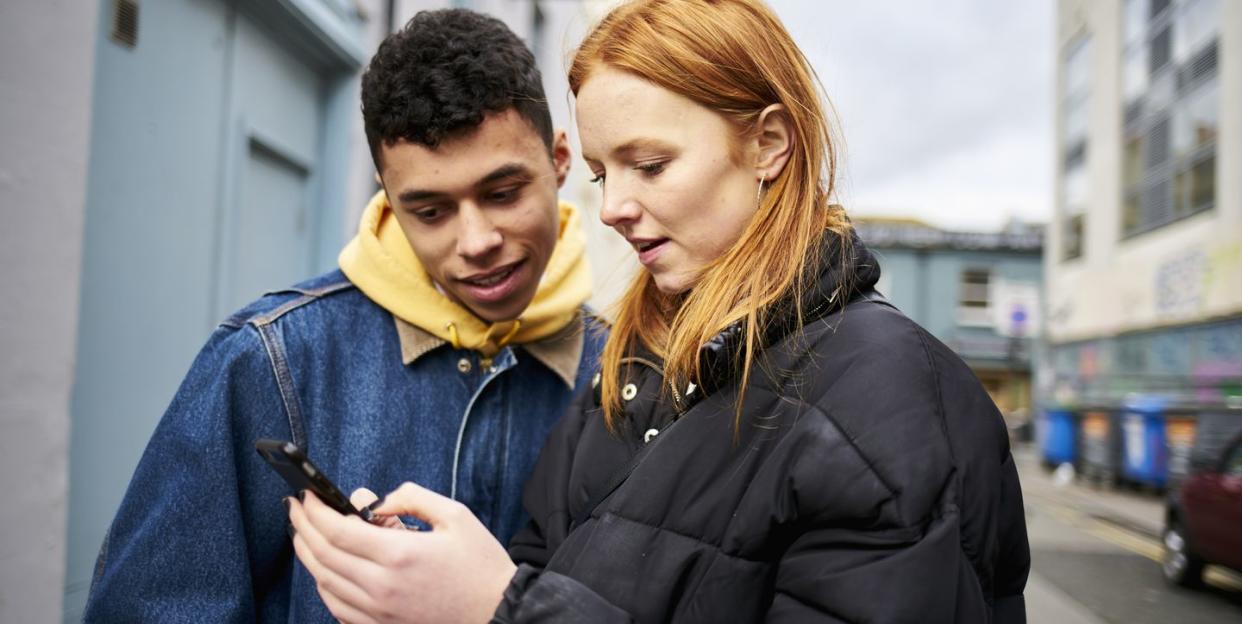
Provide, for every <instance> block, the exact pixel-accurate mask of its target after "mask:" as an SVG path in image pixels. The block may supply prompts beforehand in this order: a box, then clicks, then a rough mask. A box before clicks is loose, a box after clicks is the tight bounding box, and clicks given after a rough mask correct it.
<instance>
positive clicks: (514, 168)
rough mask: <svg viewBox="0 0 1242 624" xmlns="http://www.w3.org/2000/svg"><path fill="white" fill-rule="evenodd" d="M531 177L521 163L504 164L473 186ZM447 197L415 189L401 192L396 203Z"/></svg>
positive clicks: (530, 172)
mask: <svg viewBox="0 0 1242 624" xmlns="http://www.w3.org/2000/svg"><path fill="white" fill-rule="evenodd" d="M533 177H534V173H533V172H532V171H531V169H530V167H527V166H526V165H524V164H522V163H505V164H503V165H501V166H499V167H497V168H495V169H493V170H492V171H491V173H488V174H487V175H485V176H483V177H482V178H480V179H479V181H478V182H476V183H475V184H474V185H475V186H476V187H480V186H486V185H488V184H491V183H493V182H496V181H498V180H504V179H508V178H533ZM448 196H449V194H448V193H445V192H443V191H420V190H417V189H410V190H408V191H403V192H402V193H401V194H400V195H398V196H397V201H398V202H399V203H402V204H412V203H415V202H420V201H428V200H432V199H444V198H446V197H448Z"/></svg>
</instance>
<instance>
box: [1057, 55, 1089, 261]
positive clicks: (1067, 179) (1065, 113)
mask: <svg viewBox="0 0 1242 624" xmlns="http://www.w3.org/2000/svg"><path fill="white" fill-rule="evenodd" d="M1067 51H1068V52H1067V54H1066V55H1065V74H1064V94H1063V95H1062V100H1061V111H1062V116H1061V119H1062V130H1061V154H1062V165H1061V167H1062V169H1061V171H1062V176H1061V182H1062V189H1061V201H1060V204H1061V219H1060V228H1061V258H1062V259H1063V260H1072V259H1074V258H1078V257H1080V256H1081V255H1082V253H1083V236H1084V231H1083V230H1084V229H1085V228H1086V212H1087V197H1088V195H1089V190H1090V189H1089V185H1088V180H1087V144H1088V138H1087V135H1088V133H1087V129H1088V117H1089V114H1090V106H1089V105H1090V99H1091V98H1090V96H1091V58H1092V53H1091V38H1090V37H1088V36H1086V35H1084V36H1082V37H1079V38H1078V39H1077V40H1075V41H1074V42H1073V43H1071V44H1070V46H1069V47H1068V48H1067Z"/></svg>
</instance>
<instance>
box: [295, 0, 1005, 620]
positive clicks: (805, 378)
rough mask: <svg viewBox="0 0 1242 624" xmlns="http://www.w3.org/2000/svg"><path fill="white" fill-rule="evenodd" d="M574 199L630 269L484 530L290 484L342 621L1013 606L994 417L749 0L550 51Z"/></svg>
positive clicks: (656, 7) (763, 615)
mask: <svg viewBox="0 0 1242 624" xmlns="http://www.w3.org/2000/svg"><path fill="white" fill-rule="evenodd" d="M569 81H570V86H571V88H572V90H573V92H574V94H575V96H576V97H577V117H578V124H579V131H580V132H579V133H580V135H581V138H582V147H583V155H584V157H585V158H586V161H587V164H588V165H589V166H590V168H591V170H592V171H593V172H594V173H595V175H596V179H597V180H598V182H599V183H600V185H601V186H602V189H603V204H602V208H601V211H600V212H601V218H602V219H603V221H604V222H605V223H606V224H608V225H609V226H611V227H613V228H614V229H615V230H616V231H617V232H618V233H619V234H620V235H622V236H624V237H625V238H626V239H627V240H628V241H629V242H630V243H631V244H632V245H633V246H634V249H635V251H636V253H637V254H638V259H639V261H640V262H641V264H642V266H643V270H641V271H640V272H639V274H638V276H637V277H636V279H635V281H634V282H633V284H632V285H631V287H630V289H629V290H628V292H627V293H626V294H625V295H624V296H623V298H622V300H621V301H620V303H619V305H618V308H617V314H616V323H615V325H614V327H613V329H612V332H611V335H610V337H609V339H608V342H607V346H606V347H605V351H604V355H603V361H602V363H601V367H602V372H601V375H600V376H599V377H598V381H597V383H596V386H595V388H594V392H588V393H585V394H583V395H582V396H581V397H580V398H579V400H578V402H577V404H576V405H575V406H574V407H573V408H572V409H571V410H570V412H569V414H568V415H567V416H566V417H565V419H564V420H563V421H562V422H561V423H560V425H558V427H557V428H556V429H555V430H554V431H553V433H552V435H551V437H550V438H549V440H548V443H547V446H546V447H545V449H544V452H543V455H542V456H541V458H540V460H539V464H538V466H537V467H536V470H535V474H534V476H533V477H532V480H531V482H530V483H529V485H528V486H527V491H526V498H525V502H526V506H527V509H528V511H529V512H530V515H531V523H530V524H529V525H528V527H527V528H526V529H525V530H524V531H523V532H522V533H520V534H519V535H518V536H517V537H516V538H515V539H514V541H513V542H512V544H510V549H509V553H508V554H509V556H508V557H506V556H505V554H504V552H503V551H502V549H501V547H500V545H498V544H496V543H495V541H494V540H492V539H491V538H490V536H488V535H487V533H486V531H485V530H483V529H482V527H481V526H479V525H478V522H477V521H474V520H473V518H471V517H470V515H469V513H468V512H464V511H463V508H462V507H460V506H459V505H456V504H455V503H452V502H451V501H447V500H446V499H443V498H442V497H440V496H438V495H436V494H434V493H431V492H429V491H427V490H423V489H421V488H418V487H417V486H413V485H406V486H404V487H403V488H402V489H400V490H397V491H396V492H394V493H392V494H390V495H389V496H388V497H387V498H386V499H385V501H384V502H383V504H382V505H379V506H378V507H377V508H376V511H377V512H379V513H381V514H404V515H415V516H418V517H420V518H422V519H423V520H425V521H426V522H427V523H429V524H430V525H431V526H432V529H433V530H432V531H431V532H413V531H395V530H392V529H384V528H380V527H374V526H368V525H366V524H364V523H362V522H361V521H359V520H357V519H355V518H343V517H341V516H339V515H337V514H336V513H335V512H332V511H330V510H328V509H327V508H325V507H324V506H323V505H322V504H320V503H319V502H318V501H316V500H314V498H313V497H308V500H307V502H306V504H305V505H299V504H298V503H297V502H296V501H294V502H292V504H291V514H290V515H291V519H292V521H293V524H294V526H295V527H296V530H297V535H296V538H295V547H296V549H297V552H298V554H299V557H300V558H301V560H302V561H303V562H304V563H305V564H306V566H307V568H308V569H309V570H310V571H311V573H312V574H314V575H315V577H316V578H317V579H318V581H319V583H320V593H321V595H322V596H323V597H324V600H325V601H326V602H327V603H328V605H329V607H330V608H331V609H332V611H333V613H334V614H336V615H337V616H338V617H341V618H342V619H344V620H346V621H407V620H408V621H431V620H438V621H467V620H479V621H481V620H486V619H488V618H495V619H496V620H498V621H505V622H507V621H514V622H526V621H536V620H538V621H546V620H557V621H592V622H597V621H617V622H624V621H639V622H655V621H670V620H671V621H678V622H682V621H685V622H723V621H730V622H732V621H754V620H797V621H802V620H821V621H848V622H861V621H867V622H1012V621H1023V620H1024V619H1025V614H1024V607H1023V599H1022V591H1023V586H1024V584H1025V581H1026V575H1027V570H1028V568H1029V553H1028V547H1027V541H1026V529H1025V524H1024V519H1023V512H1022V499H1021V492H1020V490H1019V488H1018V480H1017V473H1016V471H1015V470H1014V466H1013V463H1012V460H1011V457H1010V454H1009V448H1008V443H1007V437H1006V430H1005V427H1004V424H1003V422H1002V420H1001V417H1000V415H999V413H998V412H997V411H996V408H995V407H994V406H993V404H992V402H991V401H990V399H989V398H988V395H987V394H986V392H984V390H983V389H982V388H981V387H980V385H979V383H978V381H977V380H976V379H975V377H974V376H973V374H972V373H971V371H970V370H969V369H968V368H967V367H966V365H965V364H963V363H962V361H961V360H960V359H959V358H958V357H957V356H956V355H955V354H954V353H953V352H952V351H950V350H949V349H948V348H947V347H945V346H944V345H943V344H941V343H940V342H939V341H937V340H936V339H935V338H933V337H932V336H931V335H929V334H928V333H927V332H926V331H924V330H923V329H922V328H920V327H919V326H918V325H916V324H915V323H913V322H912V321H910V320H909V319H907V318H906V317H905V316H903V315H902V314H901V313H900V312H899V311H897V310H896V309H894V308H893V307H892V306H891V305H889V304H888V303H886V302H885V301H884V300H883V298H881V297H880V296H879V295H878V294H877V293H876V292H875V291H874V289H873V287H874V285H875V283H876V280H877V279H878V277H879V274H880V272H879V267H878V265H877V263H876V261H875V259H874V257H873V256H872V255H871V254H870V253H869V252H868V251H867V250H866V248H865V247H864V245H863V244H862V242H861V241H859V240H858V239H857V238H856V237H855V236H854V235H853V231H852V229H851V227H850V224H849V220H848V219H847V217H846V215H845V213H844V212H843V211H842V210H841V208H840V207H838V206H835V205H832V204H831V203H830V198H831V197H832V194H833V174H834V172H835V168H836V161H835V158H834V155H833V144H832V141H831V132H830V127H829V124H828V121H827V115H826V114H825V111H824V108H823V105H822V104H821V98H820V94H819V91H818V90H817V88H816V81H815V78H814V74H813V72H812V70H811V68H810V66H809V65H808V63H807V62H806V59H805V58H804V57H803V55H802V54H801V52H800V51H799V50H798V48H797V47H796V46H795V45H794V43H793V41H792V39H791V38H790V36H789V34H788V33H787V32H786V30H785V28H784V27H783V26H782V25H781V23H780V22H779V21H778V19H777V18H776V17H775V15H774V14H773V13H772V11H771V10H770V9H769V8H767V7H766V6H765V5H764V4H763V3H762V2H760V1H759V0H649V1H637V2H630V3H627V4H624V5H622V6H620V7H619V8H617V9H615V10H613V11H612V12H611V13H610V14H609V15H608V16H607V17H606V18H605V19H604V20H603V21H602V22H601V23H600V24H599V25H598V26H597V27H596V28H595V29H594V30H593V31H592V32H591V33H590V34H589V35H588V36H587V38H586V40H585V41H584V42H583V44H582V46H581V48H580V49H579V50H578V52H577V54H576V56H575V57H574V60H573V64H572V67H571V69H570V75H569Z"/></svg>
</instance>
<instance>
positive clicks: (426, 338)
mask: <svg viewBox="0 0 1242 624" xmlns="http://www.w3.org/2000/svg"><path fill="white" fill-rule="evenodd" d="M392 318H393V321H395V322H396V324H397V339H398V341H399V342H400V343H401V362H402V363H403V364H405V365H406V366H409V365H410V364H412V363H413V362H414V361H415V360H417V359H418V358H420V357H423V356H424V355H426V354H427V353H429V352H431V351H432V350H433V349H435V348H436V347H439V346H440V345H443V344H448V342H447V341H445V340H442V339H440V338H438V337H436V336H434V335H432V334H430V333H428V332H426V331H424V330H422V329H420V328H419V327H417V326H415V325H412V324H410V323H408V322H406V321H403V320H401V318H400V317H397V316H395V315H394V316H393V317H392ZM583 328H584V326H583V323H582V316H581V315H578V316H577V317H575V318H574V320H573V321H571V322H570V323H569V324H568V325H566V326H565V328H564V329H562V330H560V331H558V332H556V333H555V334H552V335H551V336H548V337H547V338H544V339H542V340H537V341H535V342H530V343H526V344H521V345H516V346H520V347H522V348H523V349H526V351H527V352H528V353H530V354H531V356H533V357H534V358H535V359H536V360H539V361H540V362H542V363H543V365H544V366H547V367H548V368H550V369H552V372H554V373H556V375H557V376H558V377H560V378H561V381H564V382H565V385H567V386H569V387H570V388H571V389H572V388H573V387H574V380H575V379H576V378H577V376H578V363H579V362H580V361H581V360H582V349H583V347H584V344H585V342H586V339H585V337H584V336H583V335H582V332H583V331H584V329H583Z"/></svg>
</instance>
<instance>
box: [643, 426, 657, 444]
mask: <svg viewBox="0 0 1242 624" xmlns="http://www.w3.org/2000/svg"><path fill="white" fill-rule="evenodd" d="M658 435H660V430H659V429H648V430H647V433H644V434H643V444H646V443H648V442H650V441H651V439H652V438H654V437H656V436H658Z"/></svg>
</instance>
